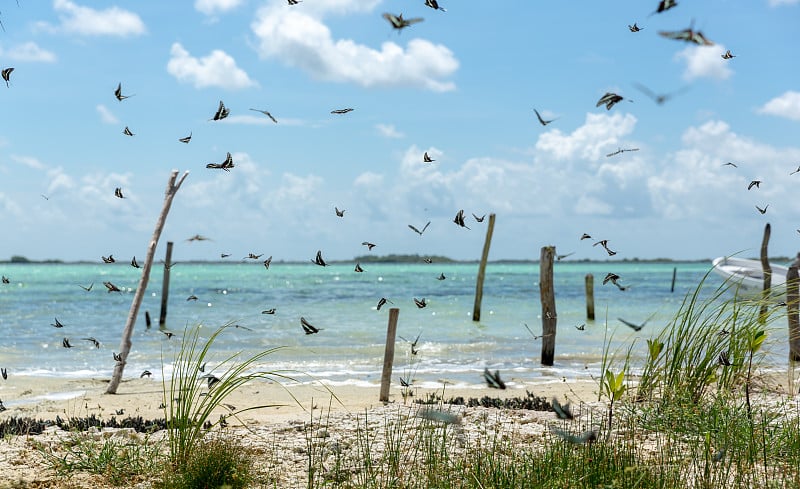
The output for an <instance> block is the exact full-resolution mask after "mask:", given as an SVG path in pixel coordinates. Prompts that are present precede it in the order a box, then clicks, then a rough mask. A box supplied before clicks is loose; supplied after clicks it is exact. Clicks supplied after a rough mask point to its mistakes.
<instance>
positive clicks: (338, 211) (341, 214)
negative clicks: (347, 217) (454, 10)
mask: <svg viewBox="0 0 800 489" xmlns="http://www.w3.org/2000/svg"><path fill="white" fill-rule="evenodd" d="M333 211H334V212H336V217H344V209H339V208H338V207H336V206H334V207H333Z"/></svg>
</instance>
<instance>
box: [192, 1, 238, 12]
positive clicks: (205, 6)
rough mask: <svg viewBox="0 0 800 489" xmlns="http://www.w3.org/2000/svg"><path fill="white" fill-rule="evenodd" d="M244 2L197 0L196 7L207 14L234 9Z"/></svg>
mask: <svg viewBox="0 0 800 489" xmlns="http://www.w3.org/2000/svg"><path fill="white" fill-rule="evenodd" d="M241 4H242V0H195V2H194V8H195V9H197V11H199V12H202V13H204V14H206V15H214V14H217V13H220V12H227V11H229V10H233V9H235V8H236V7H238V6H239V5H241Z"/></svg>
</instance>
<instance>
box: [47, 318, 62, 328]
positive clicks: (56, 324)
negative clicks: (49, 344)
mask: <svg viewBox="0 0 800 489" xmlns="http://www.w3.org/2000/svg"><path fill="white" fill-rule="evenodd" d="M55 320H56V322H54V323H51V324H50V326H52V327H54V328H63V327H64V324H63V323H62V322H61V321H59V320H58V318H55Z"/></svg>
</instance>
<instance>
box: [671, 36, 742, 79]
mask: <svg viewBox="0 0 800 489" xmlns="http://www.w3.org/2000/svg"><path fill="white" fill-rule="evenodd" d="M724 53H725V46H723V45H722V44H715V45H713V46H689V47H686V48H684V49H683V50H681V51H679V52H677V53H676V54H675V59H676V60H678V61H684V62H686V69H685V70H684V71H683V78H684V79H685V80H695V79H697V78H713V79H715V80H725V79H727V78H729V77H730V76H731V75H733V70H732V69H731V68H730V65H731V60H726V59H722V55H723V54H724Z"/></svg>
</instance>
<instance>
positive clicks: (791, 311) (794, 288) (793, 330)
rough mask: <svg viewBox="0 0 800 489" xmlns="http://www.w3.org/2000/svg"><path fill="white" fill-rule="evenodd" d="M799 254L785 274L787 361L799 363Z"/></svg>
mask: <svg viewBox="0 0 800 489" xmlns="http://www.w3.org/2000/svg"><path fill="white" fill-rule="evenodd" d="M799 267H800V253H798V255H797V259H796V260H795V261H794V263H792V265H791V266H790V267H789V271H788V272H787V273H786V317H787V319H788V321H789V360H791V361H792V362H800V312H798V311H799V310H800V279H798V271H797V270H798V268H799Z"/></svg>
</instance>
